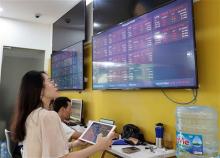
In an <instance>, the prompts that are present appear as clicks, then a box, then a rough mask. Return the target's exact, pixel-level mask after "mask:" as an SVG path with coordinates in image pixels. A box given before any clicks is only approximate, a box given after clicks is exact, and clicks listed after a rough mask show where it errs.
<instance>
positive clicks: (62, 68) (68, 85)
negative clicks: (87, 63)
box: [51, 42, 84, 90]
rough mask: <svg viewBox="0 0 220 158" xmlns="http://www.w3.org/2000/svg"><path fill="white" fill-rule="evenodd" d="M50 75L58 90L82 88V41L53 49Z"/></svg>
mask: <svg viewBox="0 0 220 158" xmlns="http://www.w3.org/2000/svg"><path fill="white" fill-rule="evenodd" d="M51 76H52V79H53V80H54V82H55V83H56V84H57V86H58V89H59V90H83V88H84V86H83V42H79V43H76V44H74V45H72V46H70V47H67V48H65V49H63V50H61V51H53V53H52V55H51Z"/></svg>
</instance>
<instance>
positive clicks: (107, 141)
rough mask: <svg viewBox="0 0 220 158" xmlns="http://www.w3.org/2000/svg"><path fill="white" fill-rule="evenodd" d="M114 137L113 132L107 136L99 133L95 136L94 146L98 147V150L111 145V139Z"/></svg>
mask: <svg viewBox="0 0 220 158" xmlns="http://www.w3.org/2000/svg"><path fill="white" fill-rule="evenodd" d="M114 138H115V133H114V132H111V133H110V134H109V135H108V136H106V137H103V136H102V134H101V133H100V134H99V135H98V137H97V140H96V144H95V146H97V147H98V149H99V150H106V149H109V147H110V146H111V145H112V139H114Z"/></svg>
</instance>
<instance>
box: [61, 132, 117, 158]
mask: <svg viewBox="0 0 220 158" xmlns="http://www.w3.org/2000/svg"><path fill="white" fill-rule="evenodd" d="M113 138H114V133H112V134H110V136H108V137H102V135H101V134H100V135H98V138H97V142H96V144H95V145H92V146H89V147H87V148H85V149H82V150H79V151H75V152H71V153H69V154H67V155H65V156H64V157H62V158H79V157H80V158H86V157H88V156H91V155H92V154H94V153H96V152H98V151H104V150H106V149H108V148H109V147H110V145H111V144H112V139H113Z"/></svg>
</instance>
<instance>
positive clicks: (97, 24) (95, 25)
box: [93, 22, 101, 28]
mask: <svg viewBox="0 0 220 158" xmlns="http://www.w3.org/2000/svg"><path fill="white" fill-rule="evenodd" d="M100 26H101V24H99V23H96V22H94V23H93V27H95V28H97V27H100Z"/></svg>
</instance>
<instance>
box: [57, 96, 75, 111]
mask: <svg viewBox="0 0 220 158" xmlns="http://www.w3.org/2000/svg"><path fill="white" fill-rule="evenodd" d="M68 102H71V100H70V99H69V98H67V97H58V98H56V99H55V100H54V103H53V109H54V111H56V112H59V110H60V108H62V107H64V108H66V107H67V106H68Z"/></svg>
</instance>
